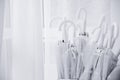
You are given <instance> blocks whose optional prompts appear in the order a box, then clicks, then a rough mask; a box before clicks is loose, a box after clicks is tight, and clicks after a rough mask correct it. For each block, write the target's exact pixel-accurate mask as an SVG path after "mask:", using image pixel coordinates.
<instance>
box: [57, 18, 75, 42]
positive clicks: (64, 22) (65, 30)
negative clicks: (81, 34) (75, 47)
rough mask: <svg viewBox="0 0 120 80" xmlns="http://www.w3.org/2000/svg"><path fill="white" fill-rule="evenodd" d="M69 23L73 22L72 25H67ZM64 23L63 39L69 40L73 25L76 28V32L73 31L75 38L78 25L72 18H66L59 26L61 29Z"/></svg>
mask: <svg viewBox="0 0 120 80" xmlns="http://www.w3.org/2000/svg"><path fill="white" fill-rule="evenodd" d="M67 24H71V25H70V26H67ZM63 25H64V29H63V35H62V36H63V40H65V41H66V42H69V37H70V35H69V34H68V31H69V28H70V27H73V28H74V32H73V39H74V38H75V35H76V25H75V24H74V22H73V21H71V20H64V21H63V22H62V23H61V24H60V26H59V30H61V28H62V27H63Z"/></svg>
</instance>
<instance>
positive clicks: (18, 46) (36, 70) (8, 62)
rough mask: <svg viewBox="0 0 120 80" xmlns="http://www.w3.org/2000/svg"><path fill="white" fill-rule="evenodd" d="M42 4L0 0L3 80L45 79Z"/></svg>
mask: <svg viewBox="0 0 120 80" xmlns="http://www.w3.org/2000/svg"><path fill="white" fill-rule="evenodd" d="M42 3H43V2H42V0H0V80H44V79H43V77H44V76H43V70H44V67H43V55H44V54H43V52H44V51H43V50H44V48H43V42H42V41H43V40H42V39H43V36H42V28H43V26H44V25H43V9H42V6H43V5H42Z"/></svg>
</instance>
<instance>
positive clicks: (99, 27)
mask: <svg viewBox="0 0 120 80" xmlns="http://www.w3.org/2000/svg"><path fill="white" fill-rule="evenodd" d="M104 22H105V16H103V17H102V19H101V21H100V24H99V26H98V27H97V28H95V29H94V30H93V31H92V34H95V32H96V31H97V30H98V29H100V31H99V32H98V35H97V38H96V39H95V42H96V43H97V42H98V41H99V39H100V36H101V34H102V33H103V31H102V29H103V27H102V26H103V23H104ZM104 34H105V33H104Z"/></svg>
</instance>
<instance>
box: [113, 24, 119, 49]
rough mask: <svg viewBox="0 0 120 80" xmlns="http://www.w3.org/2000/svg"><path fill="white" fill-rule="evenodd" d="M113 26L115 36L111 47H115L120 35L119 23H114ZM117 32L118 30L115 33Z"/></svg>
mask: <svg viewBox="0 0 120 80" xmlns="http://www.w3.org/2000/svg"><path fill="white" fill-rule="evenodd" d="M112 27H113V28H114V29H113V30H112V31H113V36H112V37H113V38H112V41H111V49H112V48H113V46H114V44H115V41H116V39H117V38H118V36H119V27H118V25H117V23H113V25H112ZM115 28H116V29H115ZM115 32H116V34H115Z"/></svg>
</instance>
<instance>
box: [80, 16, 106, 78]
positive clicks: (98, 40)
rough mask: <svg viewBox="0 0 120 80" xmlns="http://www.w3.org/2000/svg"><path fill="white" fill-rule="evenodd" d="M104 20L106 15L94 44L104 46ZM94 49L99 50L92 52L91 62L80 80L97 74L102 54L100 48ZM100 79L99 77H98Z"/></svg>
mask: <svg viewBox="0 0 120 80" xmlns="http://www.w3.org/2000/svg"><path fill="white" fill-rule="evenodd" d="M103 20H104V17H103V19H102V21H101V24H100V27H99V28H100V31H99V34H98V37H97V38H96V40H95V42H94V43H95V44H97V46H96V45H94V46H96V47H100V48H101V47H102V44H103V41H104V35H103V32H102V29H103ZM91 49H92V50H93V51H97V52H94V54H91V55H92V56H91V58H90V59H89V63H88V64H87V65H86V66H85V70H84V73H83V74H82V76H81V78H80V80H91V75H92V74H93V75H94V74H95V73H96V72H95V71H94V70H95V69H96V66H97V65H98V64H97V63H98V61H99V54H101V51H99V50H100V49H96V50H94V49H95V48H94V47H93V48H91ZM92 78H93V79H94V77H93V76H92ZM97 79H98V77H97Z"/></svg>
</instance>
